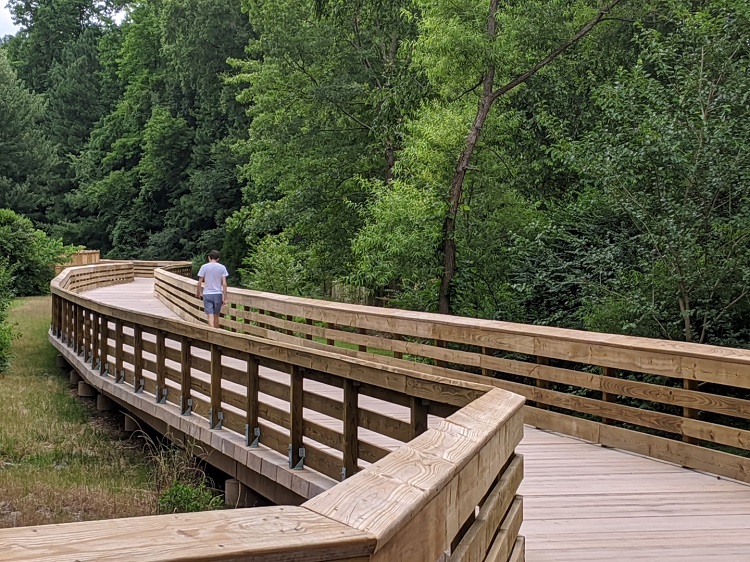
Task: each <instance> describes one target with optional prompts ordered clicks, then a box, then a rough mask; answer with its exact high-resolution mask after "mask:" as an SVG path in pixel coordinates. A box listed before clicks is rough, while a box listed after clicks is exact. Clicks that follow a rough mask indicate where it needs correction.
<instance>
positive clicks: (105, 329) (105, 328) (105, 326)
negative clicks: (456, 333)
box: [99, 314, 109, 375]
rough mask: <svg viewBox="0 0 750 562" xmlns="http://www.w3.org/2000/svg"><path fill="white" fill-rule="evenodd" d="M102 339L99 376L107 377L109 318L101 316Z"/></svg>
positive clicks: (100, 343)
mask: <svg viewBox="0 0 750 562" xmlns="http://www.w3.org/2000/svg"><path fill="white" fill-rule="evenodd" d="M101 323H102V325H101V330H100V332H101V339H100V342H99V345H100V346H101V347H100V349H99V374H100V375H106V374H107V370H108V369H109V318H107V317H106V316H105V315H104V314H102V315H101Z"/></svg>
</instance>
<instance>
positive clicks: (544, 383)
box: [535, 356, 549, 410]
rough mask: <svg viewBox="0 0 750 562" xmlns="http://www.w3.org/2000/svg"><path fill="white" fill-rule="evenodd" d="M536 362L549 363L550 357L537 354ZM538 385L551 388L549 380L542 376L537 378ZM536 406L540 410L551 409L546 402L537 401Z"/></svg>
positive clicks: (538, 386)
mask: <svg viewBox="0 0 750 562" xmlns="http://www.w3.org/2000/svg"><path fill="white" fill-rule="evenodd" d="M536 362H537V363H538V364H539V365H549V357H538V356H537V358H536ZM536 387H537V388H543V389H548V388H549V381H545V380H543V379H541V378H538V379H536ZM535 406H536V407H537V408H539V409H540V410H548V409H549V408H548V406H547V405H546V404H540V403H539V402H537V403H536V404H535Z"/></svg>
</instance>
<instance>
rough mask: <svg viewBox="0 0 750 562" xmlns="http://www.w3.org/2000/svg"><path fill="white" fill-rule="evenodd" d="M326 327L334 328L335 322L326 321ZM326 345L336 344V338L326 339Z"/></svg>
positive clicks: (328, 328)
mask: <svg viewBox="0 0 750 562" xmlns="http://www.w3.org/2000/svg"><path fill="white" fill-rule="evenodd" d="M326 329H327V330H333V324H331V323H330V322H326ZM326 345H336V341H335V340H330V339H326Z"/></svg>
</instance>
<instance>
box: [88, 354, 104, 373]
mask: <svg viewBox="0 0 750 562" xmlns="http://www.w3.org/2000/svg"><path fill="white" fill-rule="evenodd" d="M101 364H102V362H101V360H100V359H99V358H98V357H97V358H96V362H94V359H93V357H92V359H91V368H92V369H93V370H94V371H96V370H97V369H98V368H99V367H100V366H101Z"/></svg>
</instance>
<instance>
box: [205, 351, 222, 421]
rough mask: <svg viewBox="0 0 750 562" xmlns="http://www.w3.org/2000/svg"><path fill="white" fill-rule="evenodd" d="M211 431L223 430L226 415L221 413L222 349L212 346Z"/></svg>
mask: <svg viewBox="0 0 750 562" xmlns="http://www.w3.org/2000/svg"><path fill="white" fill-rule="evenodd" d="M208 415H209V418H208V419H209V425H210V427H211V429H221V424H222V419H223V416H224V414H223V413H222V411H221V347H219V346H218V345H216V344H215V343H212V344H211V410H210V412H209V414H208Z"/></svg>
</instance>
